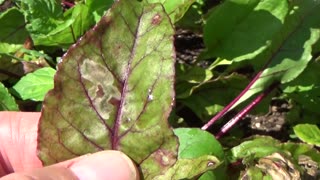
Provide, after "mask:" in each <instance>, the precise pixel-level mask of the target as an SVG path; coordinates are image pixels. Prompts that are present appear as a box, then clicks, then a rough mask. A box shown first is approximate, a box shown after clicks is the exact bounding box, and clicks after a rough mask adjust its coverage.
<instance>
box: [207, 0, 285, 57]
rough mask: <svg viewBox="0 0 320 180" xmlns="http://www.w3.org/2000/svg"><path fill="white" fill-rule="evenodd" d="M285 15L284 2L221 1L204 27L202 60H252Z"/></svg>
mask: <svg viewBox="0 0 320 180" xmlns="http://www.w3.org/2000/svg"><path fill="white" fill-rule="evenodd" d="M287 11H288V5H287V1H286V0H265V1H260V0H227V1H224V3H222V4H221V5H219V6H217V7H216V8H214V10H213V11H211V13H210V15H209V17H208V19H207V21H206V25H205V27H204V42H205V44H206V47H207V48H208V51H207V52H206V56H210V57H212V56H215V57H220V58H224V59H228V60H235V61H240V60H245V59H251V58H253V57H255V56H256V55H258V54H259V53H261V52H262V51H263V50H265V49H266V48H268V46H269V45H270V40H271V39H272V38H273V37H274V36H275V34H276V33H279V29H280V28H281V27H282V23H283V22H284V19H285V17H286V14H287ZM230 12H232V16H231V15H230Z"/></svg>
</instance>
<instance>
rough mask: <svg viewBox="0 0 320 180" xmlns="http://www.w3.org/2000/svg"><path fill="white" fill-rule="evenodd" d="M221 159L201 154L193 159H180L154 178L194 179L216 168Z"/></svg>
mask: <svg viewBox="0 0 320 180" xmlns="http://www.w3.org/2000/svg"><path fill="white" fill-rule="evenodd" d="M218 165H219V160H218V159H217V158H216V157H215V156H209V155H207V156H201V157H198V158H193V159H178V161H177V162H176V163H175V164H174V166H173V167H172V168H170V169H169V170H168V171H167V172H166V173H165V174H164V175H160V176H156V177H155V178H154V179H157V180H167V179H174V180H176V179H177V180H178V179H192V178H196V177H197V176H199V175H200V174H202V173H204V172H206V171H209V170H213V169H215V168H216V167H217V166H218Z"/></svg>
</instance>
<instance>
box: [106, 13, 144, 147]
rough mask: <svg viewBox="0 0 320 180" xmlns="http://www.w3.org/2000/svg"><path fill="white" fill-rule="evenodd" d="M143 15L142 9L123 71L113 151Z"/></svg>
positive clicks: (117, 144)
mask: <svg viewBox="0 0 320 180" xmlns="http://www.w3.org/2000/svg"><path fill="white" fill-rule="evenodd" d="M143 14H144V9H142V12H141V15H140V16H138V23H137V27H136V32H135V34H134V35H133V36H134V42H133V45H132V51H131V53H130V57H129V61H128V65H127V69H126V71H125V76H124V83H123V86H122V92H121V97H120V103H119V106H118V111H117V113H116V120H115V122H114V126H113V132H112V134H111V142H112V144H111V146H112V147H111V148H112V149H114V150H117V149H118V146H119V138H118V133H119V126H120V121H121V118H122V115H123V106H124V103H125V98H126V91H127V86H128V77H129V74H130V69H131V63H132V61H133V59H134V55H135V51H136V46H137V41H138V34H139V27H140V23H141V17H142V16H143Z"/></svg>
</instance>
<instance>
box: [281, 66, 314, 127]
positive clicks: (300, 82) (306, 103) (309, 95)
mask: <svg viewBox="0 0 320 180" xmlns="http://www.w3.org/2000/svg"><path fill="white" fill-rule="evenodd" d="M319 69H320V63H319V62H317V61H313V62H311V63H310V64H309V65H308V67H307V68H306V69H305V71H303V73H302V74H301V75H300V76H299V77H297V78H296V79H295V80H293V81H292V82H290V83H288V84H286V85H284V87H283V92H284V93H285V95H286V96H287V97H288V98H290V99H292V100H293V101H294V102H295V103H296V104H297V105H300V106H302V108H303V110H304V113H303V115H306V111H309V112H310V113H311V114H312V115H313V117H314V118H315V120H314V122H319V121H320V120H318V119H316V117H315V115H320V113H319V108H318V107H319V106H320V79H319V78H318V77H319V76H320V72H319ZM294 108H295V107H294ZM299 118H301V117H299ZM304 120H305V119H304ZM300 122H301V120H300Z"/></svg>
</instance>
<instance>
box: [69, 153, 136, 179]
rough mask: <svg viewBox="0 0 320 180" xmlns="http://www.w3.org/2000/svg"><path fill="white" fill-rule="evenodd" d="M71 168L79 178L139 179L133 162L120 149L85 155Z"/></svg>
mask: <svg viewBox="0 0 320 180" xmlns="http://www.w3.org/2000/svg"><path fill="white" fill-rule="evenodd" d="M69 168H70V170H71V171H72V172H73V173H74V174H75V175H76V176H77V177H78V179H79V180H87V179H96V180H100V179H101V180H105V179H117V180H136V179H138V176H137V171H136V168H135V166H134V164H133V162H132V161H131V160H130V158H129V157H127V156H126V155H125V154H123V153H122V152H119V151H102V152H98V153H95V154H91V155H88V156H85V157H83V158H81V159H80V160H79V161H77V162H76V163H74V164H72V165H71V166H70V167H69Z"/></svg>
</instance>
